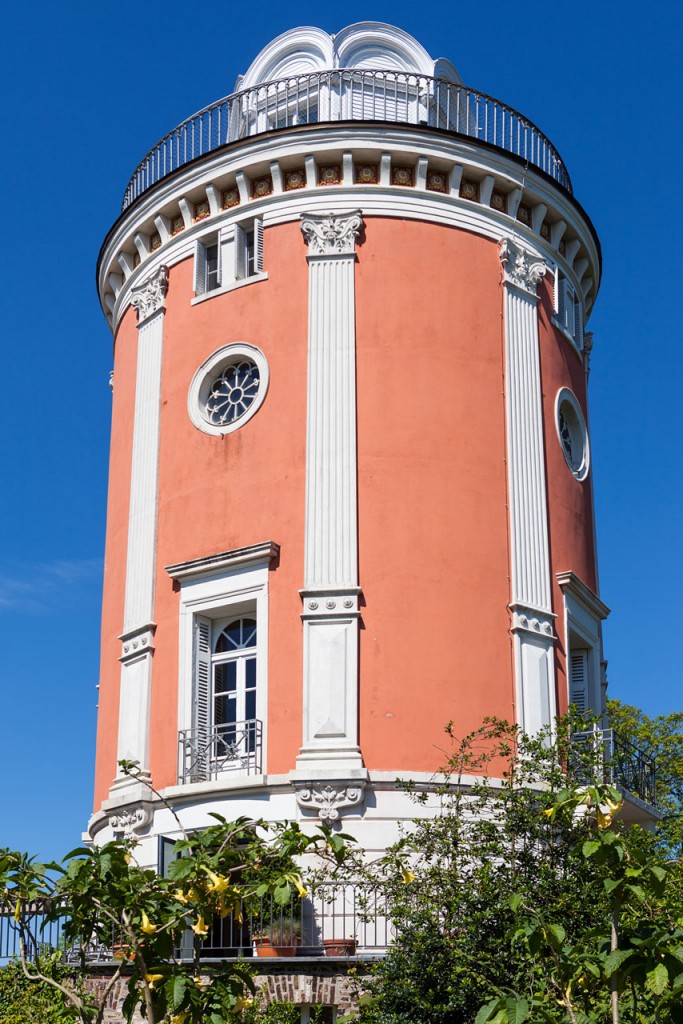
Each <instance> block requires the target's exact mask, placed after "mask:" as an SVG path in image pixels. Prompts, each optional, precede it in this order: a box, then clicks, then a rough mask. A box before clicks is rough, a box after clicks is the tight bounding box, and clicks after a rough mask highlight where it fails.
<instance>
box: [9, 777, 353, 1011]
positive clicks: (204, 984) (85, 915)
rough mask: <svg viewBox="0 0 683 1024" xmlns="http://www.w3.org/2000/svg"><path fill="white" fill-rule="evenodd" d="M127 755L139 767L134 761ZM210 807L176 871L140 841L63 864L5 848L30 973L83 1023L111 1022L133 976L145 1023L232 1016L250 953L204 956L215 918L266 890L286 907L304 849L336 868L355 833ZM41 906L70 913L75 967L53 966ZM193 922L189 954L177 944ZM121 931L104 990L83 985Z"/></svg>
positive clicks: (186, 841) (251, 905)
mask: <svg viewBox="0 0 683 1024" xmlns="http://www.w3.org/2000/svg"><path fill="white" fill-rule="evenodd" d="M122 765H123V767H124V770H125V771H127V772H128V773H129V774H131V775H137V767H136V765H134V764H132V763H125V762H122ZM213 818H214V821H215V824H213V825H211V826H209V827H208V828H206V829H205V830H204V831H202V832H200V833H198V834H195V835H192V836H187V835H185V836H184V838H183V839H182V840H180V841H179V842H178V843H177V844H176V850H177V851H178V852H179V853H180V854H181V856H179V857H178V858H177V859H176V860H174V861H173V862H172V864H171V865H170V867H169V870H168V877H162V876H160V875H158V874H157V873H156V872H155V871H152V870H149V869H147V868H143V867H140V866H139V865H138V864H137V862H136V859H135V844H134V843H132V842H123V841H122V842H110V843H106V844H105V845H103V846H101V847H93V848H79V849H76V850H72V851H71V853H69V854H67V856H66V857H65V858H64V860H63V861H62V863H61V864H56V863H53V864H47V865H45V864H40V863H37V862H36V861H35V860H34V859H32V858H30V857H29V856H27V855H26V854H23V853H18V852H16V851H11V850H0V901H1V902H2V903H3V904H4V907H5V910H6V912H9V915H10V920H11V922H12V924H13V927H15V928H16V930H17V931H18V933H19V941H20V949H21V969H22V972H23V974H24V976H25V977H26V978H27V979H28V980H30V981H33V982H35V983H36V985H38V986H41V991H45V989H46V988H51V989H53V990H54V992H55V993H56V1003H57V1004H60V1003H62V1004H64V1005H67V1006H68V1007H70V1008H71V1010H72V1019H76V1020H78V1021H80V1022H81V1024H102V1020H103V1018H104V1014H105V1004H106V998H107V996H108V994H109V992H110V991H111V990H112V989H113V987H114V986H115V985H116V984H117V982H118V981H119V979H120V978H127V979H128V996H127V999H126V1001H125V1004H124V1014H125V1015H126V1017H127V1018H128V1019H129V1020H130V1019H131V1018H132V1016H133V1014H134V1012H135V1011H136V1010H139V1011H140V1012H141V1013H142V1015H143V1016H144V1017H145V1019H146V1021H147V1022H148V1024H160V1022H162V1021H170V1022H171V1024H224V1022H225V1020H226V1018H228V1016H229V1015H230V1014H234V1013H235V1012H239V1011H241V1010H244V1009H247V1008H248V1007H249V1005H250V994H251V993H253V983H252V980H251V975H250V972H249V970H248V967H247V965H246V964H244V963H239V962H232V963H230V962H224V963H223V964H222V965H220V966H218V967H216V968H212V969H211V970H205V969H203V967H202V963H201V948H202V941H203V939H204V938H205V937H206V935H207V934H208V931H209V926H210V923H211V921H212V919H213V918H214V916H216V915H218V916H221V917H226V916H228V915H230V914H232V915H234V916H235V918H236V919H238V920H240V918H241V915H242V913H243V912H244V911H245V910H246V912H249V911H250V910H251V909H254V910H255V909H256V907H257V905H258V903H259V901H260V900H262V899H263V898H264V897H265V898H271V899H272V900H273V901H274V902H275V904H276V905H278V904H279V905H281V906H289V905H290V903H291V901H292V899H293V897H295V895H296V894H298V895H299V896H303V895H305V893H306V890H305V888H304V884H303V882H302V879H301V876H300V874H299V872H298V871H297V870H296V869H295V868H294V867H293V865H294V862H295V858H297V857H300V856H301V855H302V854H304V853H308V854H311V853H317V854H318V856H319V857H321V858H322V859H323V860H324V861H325V862H326V863H328V865H329V867H330V868H332V867H333V866H334V865H337V864H340V863H341V862H342V861H343V860H344V857H345V855H346V844H345V840H346V839H347V838H348V837H346V836H344V835H340V834H333V833H332V832H331V831H330V830H329V829H328V828H325V827H323V826H320V827H319V828H318V831H317V834H316V835H313V836H307V835H304V834H303V833H302V832H301V830H300V829H299V827H298V826H297V825H296V824H287V823H281V824H275V825H273V824H270V823H267V822H265V821H252V820H248V819H245V818H240V819H238V820H236V821H227V820H226V819H225V818H222V817H221V816H220V815H213ZM36 905H39V906H42V907H43V908H44V912H45V917H46V918H47V920H48V921H56V920H58V919H61V918H64V919H65V924H64V928H63V936H62V940H63V943H64V944H65V946H66V947H68V948H70V949H72V950H76V951H78V950H80V955H81V962H80V965H79V969H78V970H77V971H75V972H68V973H66V974H64V973H63V972H57V973H55V971H53V970H47V969H46V963H45V959H44V957H41V956H40V934H36V932H35V927H36V926H35V924H34V922H35V914H34V910H35V907H36ZM188 933H192V939H193V950H192V958H191V961H190V962H188V961H187V960H186V959H184V958H181V957H180V956H179V955H178V953H177V951H178V950H179V949H180V947H181V945H182V944H183V943H182V940H183V937H184V936H187V934H188ZM112 937H113V939H114V941H115V943H116V945H117V947H118V954H119V959H118V963H117V966H116V967H115V969H114V970H113V972H112V974H111V977H110V978H109V981H108V984H107V986H106V988H105V990H104V992H101V993H99V997H97V998H96V997H95V996H94V995H93V993H92V992H91V991H89V990H88V988H87V985H86V984H85V981H86V978H87V959H86V949H87V947H88V945H89V944H90V943H91V942H97V943H99V944H102V945H104V946H105V947H106V946H109V945H110V944H111V943H112ZM37 1019H40V1018H37ZM48 1020H49V1018H48ZM59 1024H61V1022H59Z"/></svg>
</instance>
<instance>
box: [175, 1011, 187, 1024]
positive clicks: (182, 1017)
mask: <svg viewBox="0 0 683 1024" xmlns="http://www.w3.org/2000/svg"><path fill="white" fill-rule="evenodd" d="M188 1017H189V1014H188V1013H174V1014H173V1016H172V1017H171V1024H185V1021H186V1020H187V1018H188Z"/></svg>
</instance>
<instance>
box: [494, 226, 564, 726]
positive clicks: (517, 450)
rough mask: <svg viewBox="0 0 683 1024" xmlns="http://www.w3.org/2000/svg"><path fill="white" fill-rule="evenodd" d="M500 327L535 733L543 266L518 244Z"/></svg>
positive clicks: (514, 562)
mask: <svg viewBox="0 0 683 1024" xmlns="http://www.w3.org/2000/svg"><path fill="white" fill-rule="evenodd" d="M500 259H501V264H502V268H503V290H504V300H503V301H504V320H505V416H506V434H507V482H508V506H509V509H510V563H511V565H510V576H511V601H510V613H511V620H512V621H511V630H512V633H513V637H514V640H513V646H514V664H515V685H516V702H517V719H518V722H519V724H520V725H521V727H522V728H523V729H524V730H525V731H527V732H529V733H536V732H538V731H539V730H540V729H542V728H545V727H550V726H551V725H552V722H553V720H554V718H555V714H556V696H555V672H554V659H553V645H554V641H555V636H554V631H553V618H554V616H553V613H552V603H551V602H552V597H551V586H550V556H549V542H548V505H547V496H546V490H545V448H544V441H543V396H542V389H541V369H540V355H539V340H538V309H537V305H538V297H537V294H536V286H537V284H538V282H539V281H540V280H542V279H543V277H544V276H545V273H546V270H547V267H546V264H545V262H544V261H543V259H542V258H541V257H540V256H539V254H538V252H537V251H536V250H535V249H531V250H528V249H526V248H524V247H523V246H522V245H520V242H519V240H518V239H516V238H504V239H503V240H502V241H501V244H500Z"/></svg>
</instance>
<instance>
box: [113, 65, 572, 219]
mask: <svg viewBox="0 0 683 1024" xmlns="http://www.w3.org/2000/svg"><path fill="white" fill-rule="evenodd" d="M335 121H374V122H384V123H386V122H389V123H391V124H406V125H423V126H426V127H429V128H438V129H441V130H443V131H447V132H453V133H454V134H457V135H462V136H466V137H467V138H470V139H476V140H477V141H478V142H485V143H488V144H489V145H491V146H495V147H496V148H498V149H502V150H505V151H506V152H508V153H512V154H514V156H517V157H520V158H521V159H523V160H525V161H528V163H530V164H533V165H534V166H535V167H538V168H540V170H542V171H544V172H545V173H546V174H549V175H550V177H552V178H554V180H555V181H557V182H558V183H559V184H560V185H562V186H563V187H564V188H566V189H567V190H568V191H569V192H571V181H570V179H569V174H568V173H567V169H566V167H565V165H564V163H563V162H562V159H561V158H560V155H559V153H558V152H557V150H556V149H555V147H554V146H553V144H552V143H551V142H550V140H549V139H548V138H547V137H546V136H545V135H544V134H543V132H541V131H540V130H539V129H538V128H537V127H536V126H535V125H534V124H532V122H531V121H529V120H528V119H527V118H526V117H523V115H522V114H520V113H519V112H518V111H516V110H514V109H513V108H512V107H509V106H507V105H506V104H505V103H501V102H500V100H496V99H494V98H493V97H492V96H487V95H486V94H485V93H482V92H479V91H478V90H476V89H470V88H468V87H467V86H464V85H455V84H453V83H452V82H447V81H445V80H444V79H441V78H431V77H429V76H428V75H418V74H413V73H410V72H406V71H387V70H369V69H368V70H365V69H363V70H357V69H352V68H340V69H336V70H334V71H316V72H314V73H311V74H306V75H297V76H296V77H293V78H284V79H280V80H278V81H274V82H266V83H264V84H263V85H257V86H254V87H252V88H251V89H244V90H243V91H242V92H236V93H233V94H232V95H231V96H226V97H225V98H224V99H222V100H218V101H217V102H216V103H212V104H211V105H210V106H208V107H205V108H204V109H203V110H200V111H198V112H197V113H196V114H194V115H193V116H192V117H189V118H188V119H187V120H186V121H183V122H182V124H179V125H178V127H177V128H174V129H173V131H172V132H169V134H168V135H166V136H164V138H163V139H161V141H160V142H158V143H157V144H156V146H154V148H153V149H151V150H150V152H149V153H148V154H147V156H146V157H145V158H144V160H142V162H141V163H140V164H139V166H138V167H137V169H136V170H135V173H134V174H133V177H132V178H131V180H130V182H129V184H128V187H127V188H126V192H125V195H124V197H123V209H124V210H125V209H126V208H127V207H128V206H130V204H131V203H132V202H134V200H136V199H137V198H138V197H139V196H141V195H142V194H143V193H144V192H146V191H147V189H150V188H152V187H153V186H154V185H155V184H156V183H157V182H159V181H161V180H162V179H163V178H165V177H167V175H169V174H172V173H173V172H174V171H176V170H178V168H179V167H183V166H184V165H185V164H188V163H190V161H192V160H195V159H197V158H198V157H201V156H205V155H206V154H207V153H211V152H213V151H214V150H216V149H218V148H219V147H220V146H224V145H226V144H227V143H229V142H235V141H237V140H239V139H246V138H248V137H249V136H252V135H260V134H261V133H263V132H269V131H276V130H278V129H281V128H291V127H293V126H296V125H302V124H322V123H329V122H335Z"/></svg>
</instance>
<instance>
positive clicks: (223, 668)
mask: <svg viewBox="0 0 683 1024" xmlns="http://www.w3.org/2000/svg"><path fill="white" fill-rule="evenodd" d="M214 637H215V639H214V645H213V651H212V655H211V675H212V723H211V724H212V726H213V728H214V729H215V730H216V732H217V733H218V735H219V736H220V739H221V741H222V742H223V743H225V744H236V743H238V742H240V740H242V743H243V744H244V749H245V751H246V752H248V753H253V752H254V747H255V734H254V728H253V725H250V723H253V722H254V721H255V719H256V619H248V618H243V619H234V620H233V621H232V622H229V623H227V625H225V626H222V627H221V624H220V623H218V624H217V625H216V626H214ZM242 737H243V739H242Z"/></svg>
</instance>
